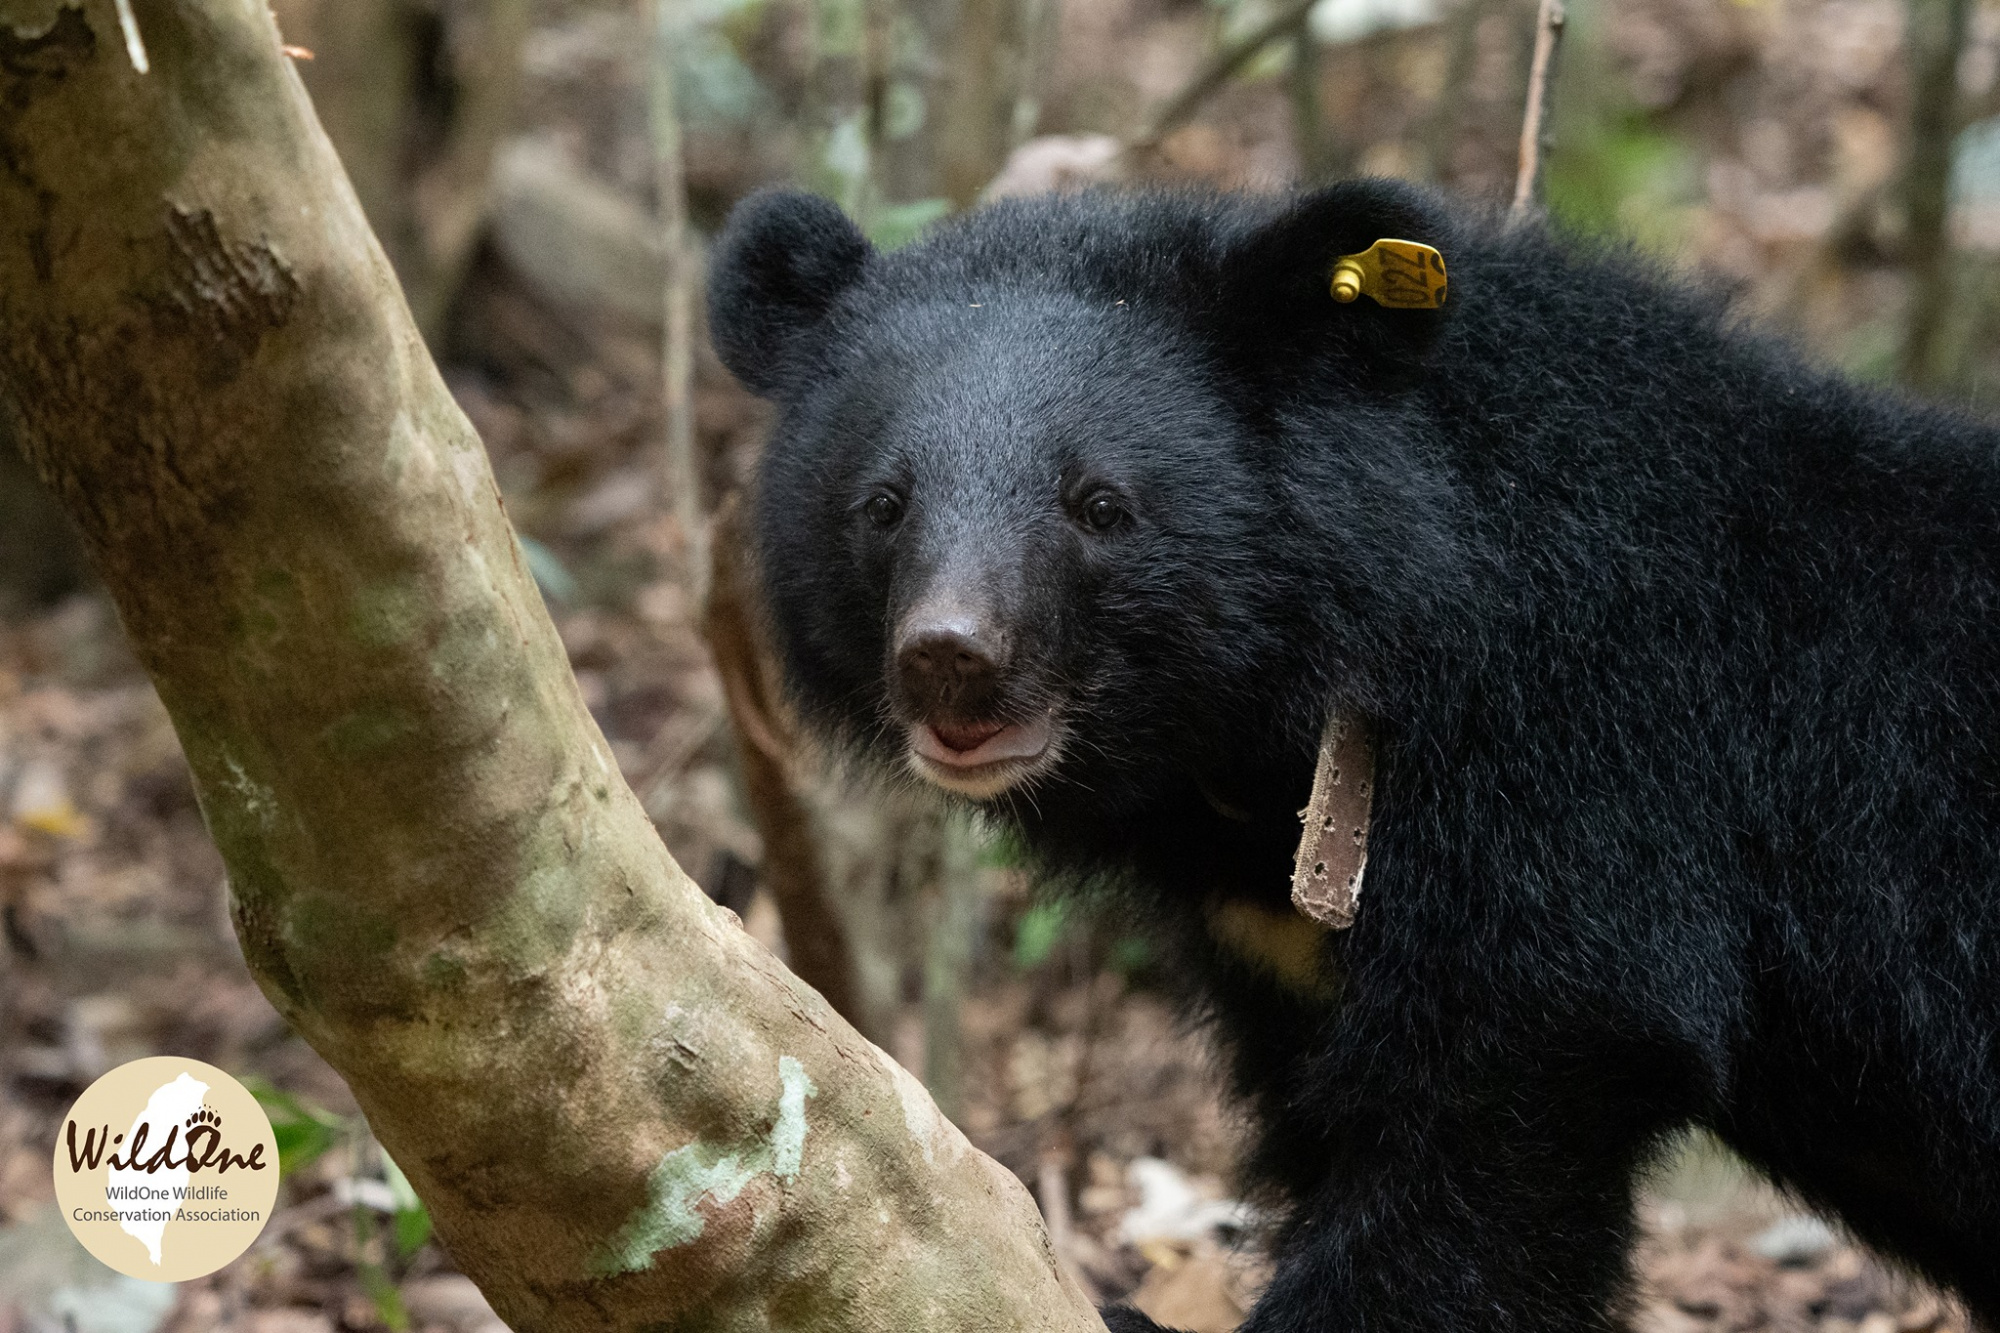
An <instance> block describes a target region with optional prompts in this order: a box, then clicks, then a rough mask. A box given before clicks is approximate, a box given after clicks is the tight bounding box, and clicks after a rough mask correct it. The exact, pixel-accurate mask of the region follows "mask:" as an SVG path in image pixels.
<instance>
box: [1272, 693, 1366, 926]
mask: <svg viewBox="0 0 2000 1333" xmlns="http://www.w3.org/2000/svg"><path fill="white" fill-rule="evenodd" d="M1374 804H1375V751H1374V748H1373V747H1372V746H1370V745H1369V743H1368V731H1367V728H1366V727H1365V726H1363V725H1362V723H1361V721H1360V720H1359V719H1358V718H1345V717H1341V716H1340V715H1339V714H1338V713H1336V714H1334V715H1333V716H1332V717H1331V718H1329V719H1328V720H1327V724H1326V731H1325V733H1324V734H1323V735H1321V737H1320V742H1319V766H1318V767H1317V768H1315V769H1314V770H1313V785H1312V799H1311V800H1309V801H1308V802H1307V803H1306V808H1305V809H1304V810H1301V811H1300V812H1299V817H1300V818H1301V819H1303V820H1304V821H1305V830H1304V833H1303V835H1302V836H1301V837H1300V838H1299V854H1298V859H1297V860H1296V861H1295V862H1294V863H1293V867H1292V905H1293V906H1294V907H1296V908H1298V909H1299V911H1300V912H1302V913H1304V914H1305V915H1306V916H1308V917H1311V918H1312V919H1313V920H1314V921H1317V922H1319V923H1320V924H1321V925H1322V926H1325V927H1326V928H1327V929H1329V930H1345V929H1347V927H1349V926H1351V925H1353V924H1354V912H1355V909H1356V908H1357V907H1358V906H1359V905H1360V902H1361V876H1362V872H1363V871H1365V870H1366V869H1367V868H1368V820H1369V814H1370V812H1371V811H1372V810H1373V808H1374Z"/></svg>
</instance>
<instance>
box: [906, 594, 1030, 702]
mask: <svg viewBox="0 0 2000 1333" xmlns="http://www.w3.org/2000/svg"><path fill="white" fill-rule="evenodd" d="M1005 665H1006V648H1005V645H1004V643H1003V641H1002V636H1001V634H1000V633H999V632H998V630H997V629H996V628H995V627H994V626H993V625H992V624H991V623H990V622H988V621H987V620H985V618H983V617H980V616H976V615H970V614H966V613H963V612H959V611H955V610H954V611H945V612H938V613H932V614H928V615H925V614H919V615H915V616H912V617H910V619H909V620H908V621H907V622H906V623H905V624H904V626H903V632H902V634H901V635H899V636H898V643H897V647H896V668H897V670H898V672H899V673H900V674H901V676H902V678H903V689H904V691H905V693H906V694H907V696H908V697H909V700H910V702H911V703H912V704H914V705H916V706H917V708H918V709H919V710H920V711H928V710H929V709H930V708H933V707H939V706H943V707H952V708H956V709H959V710H966V711H969V710H972V709H976V708H977V707H978V706H979V705H980V704H981V703H982V702H983V701H984V697H985V696H986V695H987V694H988V693H989V692H990V691H991V690H992V688H993V686H994V685H995V684H996V683H997V682H998V680H999V677H1000V672H1001V669H1002V668H1003V667H1005Z"/></svg>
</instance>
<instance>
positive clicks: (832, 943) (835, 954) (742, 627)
mask: <svg viewBox="0 0 2000 1333" xmlns="http://www.w3.org/2000/svg"><path fill="white" fill-rule="evenodd" d="M710 549H711V551H712V552H713V555H714V560H715V566H714V569H713V571H712V576H711V578H710V580H709V591H708V600H707V604H706V606H705V607H704V609H703V616H702V632H703V634H704V636H705V637H706V638H707V640H708V647H709V652H710V653H712V654H713V655H714V657H715V669H716V674H718V675H719V676H721V677H722V691H723V697H724V699H725V700H726V701H727V703H728V706H729V717H730V721H732V722H733V723H734V724H735V726H736V735H737V737H738V739H739V740H741V741H743V742H744V743H743V744H740V745H738V746H737V747H736V754H737V763H738V765H739V767H740V768H741V770H742V775H743V790H744V797H745V799H746V800H747V801H748V803H749V805H750V812H751V817H752V818H753V819H754V820H755V821H756V824H757V831H758V833H759V834H761V835H762V837H763V840H764V858H763V865H762V866H761V867H760V868H759V877H760V878H761V879H762V880H763V882H764V886H765V887H766V888H768V889H770V891H771V897H772V899H773V901H775V902H776V903H777V906H778V919H779V921H780V922H781V923H782V924H783V926H784V930H785V947H786V949H787V951H788V952H789V954H790V955H791V967H792V970H793V971H794V972H796V973H798V975H799V976H800V978H802V979H803V980H804V981H805V982H806V983H807V984H809V985H810V986H812V988H813V989H814V990H816V991H818V992H819V993H820V994H821V995H822V996H824V997H825V998H826V1002H827V1003H828V1004H830V1005H832V1006H833V1007H834V1009H835V1010H836V1011H838V1012H839V1014H840V1015H841V1016H842V1017H843V1018H845V1019H847V1020H848V1021H849V1022H851V1023H853V1024H855V1025H856V1026H864V1019H865V1017H866V1016H865V1015H864V1014H863V1012H862V1005H861V990H860V984H859V982H858V981H857V980H856V978H855V975H854V958H853V952H852V950H851V949H850V948H849V946H848V940H847V930H846V927H845V926H844V925H843V924H842V922H841V919H840V917H839V915H838V914H837V913H836V912H835V911H834V910H833V902H832V894H831V893H830V892H829V891H828V889H827V881H826V872H825V870H824V868H823V866H822V864H821V860H820V857H819V854H818V849H817V847H816V846H815V844H814V830H813V825H812V817H811V815H810V814H809V812H808V811H807V809H806V804H805V802H804V801H802V800H801V799H800V798H799V794H798V792H797V790H796V789H795V787H794V785H793V780H792V763H793V753H794V751H795V749H796V746H795V745H794V744H793V742H792V739H791V735H792V729H791V726H790V725H789V723H788V721H787V719H786V716H785V713H784V705H783V703H782V701H781V700H780V698H779V696H778V690H777V688H776V684H775V680H774V677H775V674H776V673H775V667H774V664H773V662H772V658H771V649H770V645H769V644H768V642H767V641H766V640H765V637H764V635H763V634H762V633H761V632H760V625H761V620H760V616H759V613H758V610H757V601H756V593H755V590H754V588H753V586H752V581H751V578H750V559H751V557H750V550H749V545H748V534H747V533H746V532H745V531H744V524H743V513H742V505H741V503H740V497H739V496H731V497H730V498H729V499H727V500H725V501H724V502H723V504H722V507H721V508H720V510H718V511H717V513H716V518H715V529H714V536H713V541H712V542H711V545H710ZM946 1114H950V1110H949V1108H947V1109H946Z"/></svg>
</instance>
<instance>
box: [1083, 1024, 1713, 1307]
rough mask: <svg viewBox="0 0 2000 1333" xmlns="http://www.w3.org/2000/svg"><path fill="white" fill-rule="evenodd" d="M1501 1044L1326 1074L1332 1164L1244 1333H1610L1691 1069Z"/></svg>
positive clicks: (1657, 1060)
mask: <svg viewBox="0 0 2000 1333" xmlns="http://www.w3.org/2000/svg"><path fill="white" fill-rule="evenodd" d="M1510 1035H1511V1039H1503V1038H1502V1036H1501V1034H1498V1033H1493V1032H1475V1031H1470V1030H1468V1031H1464V1032H1463V1033H1461V1034H1460V1035H1459V1037H1458V1039H1457V1040H1456V1041H1455V1042H1453V1043H1452V1045H1453V1046H1455V1047H1456V1049H1455V1050H1451V1051H1449V1052H1448V1053H1447V1052H1441V1051H1438V1050H1437V1048H1433V1054H1432V1057H1431V1058H1430V1059H1428V1060H1426V1059H1424V1058H1422V1057H1421V1056H1420V1055H1419V1054H1418V1053H1417V1052H1416V1051H1413V1050H1412V1048H1411V1046H1410V1045H1407V1044H1406V1045H1404V1046H1403V1047H1402V1049H1403V1052H1404V1055H1403V1058H1402V1059H1401V1060H1400V1061H1384V1059H1383V1052H1384V1051H1385V1050H1393V1049H1395V1047H1394V1046H1393V1045H1392V1046H1387V1047H1385V1046H1381V1045H1377V1046H1376V1048H1375V1050H1374V1051H1373V1052H1372V1053H1371V1056H1370V1058H1368V1059H1367V1060H1366V1061H1365V1062H1361V1061H1357V1062H1346V1061H1341V1060H1340V1059H1339V1058H1338V1057H1337V1056H1336V1057H1335V1058H1334V1059H1333V1060H1330V1061H1328V1062H1326V1063H1325V1064H1323V1065H1321V1067H1320V1069H1319V1071H1318V1072H1317V1074H1316V1076H1315V1081H1316V1082H1317V1084H1318V1086H1319V1087H1320V1088H1321V1089H1322V1090H1323V1092H1322V1096H1323V1099H1324V1101H1323V1105H1322V1110H1323V1113H1324V1119H1322V1120H1321V1126H1322V1128H1323V1132H1324V1133H1325V1136H1326V1137H1325V1139H1324V1142H1325V1143H1326V1145H1327V1151H1328V1157H1327V1167H1326V1170H1325V1173H1324V1176H1323V1179H1322V1181H1321V1183H1320V1184H1319V1185H1318V1186H1317V1188H1316V1189H1314V1190H1313V1191H1312V1192H1311V1194H1310V1196H1309V1197H1306V1198H1304V1199H1302V1200H1301V1204H1300V1206H1299V1207H1298V1209H1297V1210H1296V1211H1295V1212H1294V1214H1293V1215H1292V1217H1291V1218H1290V1219H1289V1221H1288V1223H1287V1225H1286V1227H1285V1230H1284V1232H1283V1234H1282V1237H1281V1239H1280V1242H1279V1244H1278V1246H1277V1249H1276V1253H1275V1256H1274V1257H1275V1258H1276V1260H1277V1271H1276V1274H1275V1276H1274V1277H1273V1279H1272V1282H1271V1284H1270V1286H1269V1287H1268V1288H1267V1289H1266V1291H1265V1293H1264V1295H1263V1297H1262V1298H1261V1299H1260V1300H1259V1302H1258V1304H1257V1308H1256V1309H1255V1311H1254V1312H1253V1313H1252V1315H1251V1317H1250V1319H1249V1321H1248V1322H1247V1323H1246V1324H1245V1325H1244V1326H1243V1333H1386V1331H1388V1330H1410V1331H1411V1333H1415V1331H1416V1330H1423V1331H1424V1333H1585V1331H1586V1330H1588V1331H1589V1333H1604V1331H1605V1330H1608V1329H1615V1328H1619V1327H1621V1326H1622V1320H1621V1315H1622V1313H1623V1310H1624V1307H1625V1305H1626V1303H1627V1300H1626V1297H1627V1293H1628V1289H1629V1286H1630V1280H1631V1279H1630V1273H1631V1268H1630V1260H1629V1251H1630V1247H1631V1242H1632V1239H1633V1229H1634V1228H1633V1217H1632V1185H1633V1180H1634V1177H1635V1175H1636V1174H1637V1172H1638V1171H1639V1170H1640V1169H1641V1168H1642V1167H1643V1166H1644V1164H1645V1163H1646V1162H1647V1161H1648V1160H1650V1157H1651V1155H1652V1153H1653V1152H1654V1150H1655V1149H1656V1146H1657V1144H1658V1143H1659V1141H1660V1140H1661V1138H1662V1137H1663V1136H1664V1135H1665V1134H1667V1133H1668V1132H1670V1131H1671V1130H1672V1129H1673V1128H1675V1127H1676V1126H1677V1125H1678V1124H1680V1123H1682V1122H1683V1121H1684V1119H1685V1114H1686V1107H1685V1102H1684V1100H1683V1099H1682V1098H1681V1097H1679V1096H1676V1095H1675V1093H1674V1091H1673V1089H1672V1087H1671V1086H1670V1085H1671V1082H1672V1080H1671V1079H1670V1078H1669V1077H1668V1076H1667V1071H1668V1070H1670V1069H1672V1068H1675V1067H1679V1068H1683V1069H1684V1068H1685V1067H1686V1066H1685V1065H1684V1064H1682V1063H1680V1062H1676V1061H1672V1060H1670V1059H1663V1058H1662V1053H1660V1052H1648V1053H1646V1054H1643V1055H1642V1054H1640V1053H1636V1052H1634V1051H1632V1050H1630V1049H1629V1048H1627V1049H1623V1050H1618V1049H1616V1048H1607V1047H1606V1046H1605V1045H1604V1044H1601V1043H1598V1042H1595V1041H1591V1040H1589V1039H1587V1038H1584V1037H1583V1036H1582V1034H1578V1033H1574V1032H1571V1033H1565V1034H1560V1035H1559V1034H1554V1033H1542V1034H1538V1035H1537V1038H1536V1039H1534V1040H1532V1041H1528V1040H1524V1038H1523V1037H1522V1034H1519V1033H1514V1034H1510ZM1385 1063H1386V1064H1389V1065H1391V1066H1392V1067H1391V1068H1388V1069H1384V1067H1383V1066H1384V1064H1385ZM1343 1066H1344V1067H1343ZM1368 1066H1372V1068H1371V1067H1368ZM1677 1103H1678V1104H1679V1105H1680V1109H1679V1110H1676V1109H1675V1107H1676V1104H1677ZM1113 1327H1114V1328H1116V1327H1117V1326H1116V1325H1114V1326H1113ZM1128 1327H1130V1326H1128ZM1137 1327H1138V1328H1140V1329H1142V1330H1143V1329H1145V1327H1146V1326H1145V1325H1139V1326H1137ZM1120 1333H1124V1330H1120Z"/></svg>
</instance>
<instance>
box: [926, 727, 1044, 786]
mask: <svg viewBox="0 0 2000 1333" xmlns="http://www.w3.org/2000/svg"><path fill="white" fill-rule="evenodd" d="M909 736H910V766H911V767H912V768H914V769H915V770H916V771H917V773H918V774H919V775H920V776H922V777H924V778H926V779H928V780H929V781H931V782H935V783H936V784H937V785H938V786H940V787H944V788H946V789H948V790H950V791H955V792H957V793H959V794H960V795H962V796H970V797H973V798H974V799H975V800H984V799H986V798H988V797H992V796H998V795H999V794H1000V793H1001V792H1003V791H1005V790H1007V788H1009V787H1011V786H1013V785H1014V784H1015V783H1017V782H1019V781H1021V780H1022V779H1023V778H1025V777H1027V776H1029V775H1030V774H1031V773H1033V772H1034V771H1035V770H1036V769H1037V768H1039V767H1041V766H1042V764H1043V762H1044V761H1045V760H1046V759H1047V758H1048V756H1049V754H1050V752H1051V750H1052V749H1053V748H1054V742H1055V723H1054V717H1053V714H1049V713H1044V714H1043V715H1042V716H1041V717H1038V718H1034V719H1031V720H1029V721H1027V722H1011V721H1004V720H1001V719H997V718H994V719H986V720H983V721H978V722H962V721H958V720H955V719H954V720H948V721H936V722H913V723H911V724H910V731H909Z"/></svg>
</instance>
